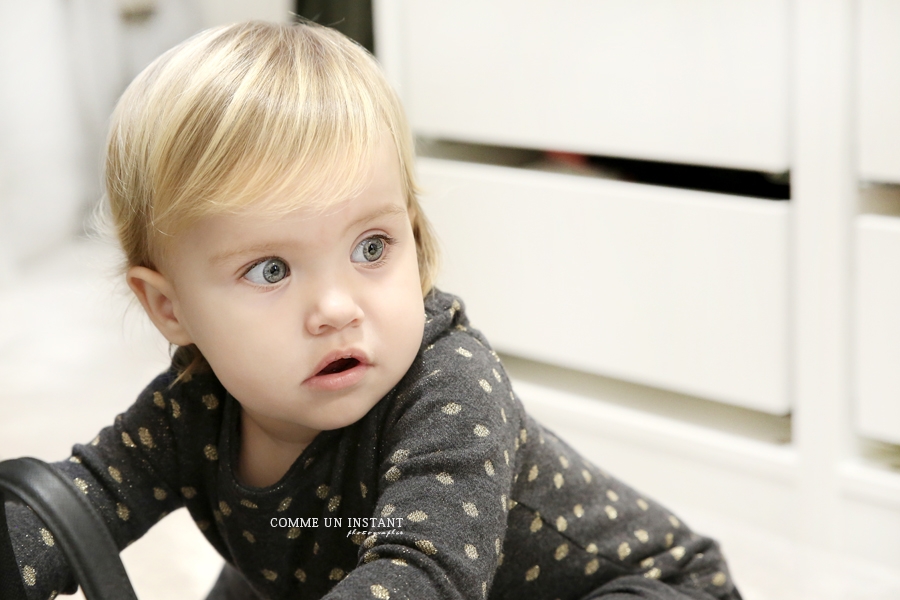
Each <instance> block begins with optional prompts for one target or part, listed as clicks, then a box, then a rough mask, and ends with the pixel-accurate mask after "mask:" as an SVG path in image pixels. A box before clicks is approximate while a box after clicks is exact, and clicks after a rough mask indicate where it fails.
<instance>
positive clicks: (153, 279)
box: [125, 267, 192, 346]
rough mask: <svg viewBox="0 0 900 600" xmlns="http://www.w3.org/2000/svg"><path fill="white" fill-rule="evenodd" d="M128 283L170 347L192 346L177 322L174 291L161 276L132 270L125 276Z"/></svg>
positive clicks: (148, 270)
mask: <svg viewBox="0 0 900 600" xmlns="http://www.w3.org/2000/svg"><path fill="white" fill-rule="evenodd" d="M125 279H126V280H127V281H128V287H130V288H131V291H133V292H134V295H135V296H137V299H138V301H140V303H141V306H143V307H144V310H145V311H146V312H147V316H148V317H150V320H151V321H153V324H154V325H156V328H157V329H159V332H160V333H161V334H163V336H164V337H165V338H166V339H167V340H169V342H170V343H172V344H175V345H176V346H187V345H188V344H191V343H192V341H191V337H190V335H189V334H188V332H187V330H186V329H185V327H184V325H183V324H182V323H181V322H180V321H179V319H178V315H177V312H176V306H177V303H178V300H177V298H176V296H175V288H174V287H172V284H171V283H169V281H168V280H167V279H166V278H165V277H164V276H163V275H162V273H159V272H158V271H154V270H153V269H148V268H147V267H131V268H130V269H128V272H127V273H126V274H125Z"/></svg>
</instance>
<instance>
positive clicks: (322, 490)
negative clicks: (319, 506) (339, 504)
mask: <svg viewBox="0 0 900 600" xmlns="http://www.w3.org/2000/svg"><path fill="white" fill-rule="evenodd" d="M330 489H331V488H329V487H328V486H327V485H325V484H324V483H323V484H322V485H320V486H319V487H317V488H316V496H318V497H319V498H321V499H322V500H324V499H325V498H327V497H328V491H329V490H330Z"/></svg>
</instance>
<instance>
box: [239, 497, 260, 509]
mask: <svg viewBox="0 0 900 600" xmlns="http://www.w3.org/2000/svg"><path fill="white" fill-rule="evenodd" d="M241 506H243V507H245V508H259V506H257V505H256V503H255V502H250V501H249V500H247V499H246V498H244V499H243V500H241Z"/></svg>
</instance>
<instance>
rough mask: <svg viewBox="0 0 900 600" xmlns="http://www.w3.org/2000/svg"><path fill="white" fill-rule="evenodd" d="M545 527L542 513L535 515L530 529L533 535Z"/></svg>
mask: <svg viewBox="0 0 900 600" xmlns="http://www.w3.org/2000/svg"><path fill="white" fill-rule="evenodd" d="M543 526H544V521H543V520H541V513H534V519H532V520H531V526H530V527H529V529H531V533H534V532H535V531H537V530H539V529H540V528H541V527H543Z"/></svg>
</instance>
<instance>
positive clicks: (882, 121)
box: [857, 0, 900, 182]
mask: <svg viewBox="0 0 900 600" xmlns="http://www.w3.org/2000/svg"><path fill="white" fill-rule="evenodd" d="M859 15H860V16H859V58H858V60H859V63H858V65H857V68H858V69H859V86H858V93H859V97H858V99H857V105H858V107H859V117H858V119H859V163H860V164H859V167H860V173H861V175H862V176H863V177H864V178H865V179H869V180H875V181H886V182H900V110H898V107H900V2H898V1H897V0H861V1H860V3H859Z"/></svg>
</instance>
